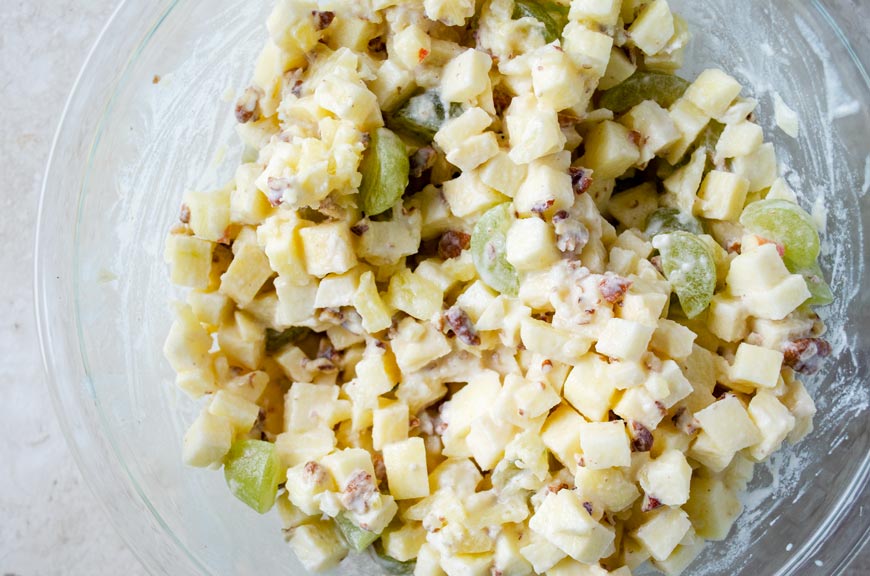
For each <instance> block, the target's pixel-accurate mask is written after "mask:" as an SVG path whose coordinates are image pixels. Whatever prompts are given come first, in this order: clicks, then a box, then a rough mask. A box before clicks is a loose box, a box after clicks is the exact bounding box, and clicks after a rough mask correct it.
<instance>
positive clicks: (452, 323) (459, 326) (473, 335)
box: [444, 306, 480, 346]
mask: <svg viewBox="0 0 870 576" xmlns="http://www.w3.org/2000/svg"><path fill="white" fill-rule="evenodd" d="M444 321H445V322H446V323H447V326H448V327H449V329H450V331H451V332H453V333H454V334H455V335H456V337H457V338H459V340H460V341H462V343H463V344H466V345H468V346H480V336H479V335H478V333H477V329H476V328H475V327H474V323H473V322H472V321H471V318H469V317H468V314H466V313H465V311H464V310H463V309H462V308H460V307H458V306H453V307H452V308H450V309H449V310H447V311H446V312H445V313H444Z"/></svg>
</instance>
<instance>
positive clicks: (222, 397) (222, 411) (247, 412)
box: [208, 390, 260, 434]
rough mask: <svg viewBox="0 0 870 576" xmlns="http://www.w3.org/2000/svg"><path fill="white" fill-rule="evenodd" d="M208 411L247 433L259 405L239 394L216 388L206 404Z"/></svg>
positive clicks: (257, 412) (258, 409) (255, 419)
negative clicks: (216, 390)
mask: <svg viewBox="0 0 870 576" xmlns="http://www.w3.org/2000/svg"><path fill="white" fill-rule="evenodd" d="M208 411H209V413H210V414H212V415H214V416H220V417H222V418H225V419H227V420H228V421H229V422H230V423H231V424H232V425H233V427H234V428H235V429H236V430H237V431H238V432H240V433H243V434H244V433H247V432H248V431H250V429H251V428H252V427H253V426H254V423H255V422H256V421H257V416H258V415H259V413H260V407H259V406H257V404H256V403H254V402H252V401H250V400H246V399H244V398H242V397H241V396H237V395H235V394H230V393H229V392H227V391H226V390H218V392H217V394H215V395H214V396H213V397H212V399H211V402H209V405H208Z"/></svg>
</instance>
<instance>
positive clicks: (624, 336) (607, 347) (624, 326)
mask: <svg viewBox="0 0 870 576" xmlns="http://www.w3.org/2000/svg"><path fill="white" fill-rule="evenodd" d="M654 331H655V328H653V327H651V326H646V325H644V324H640V323H638V322H632V321H631V320H623V319H622V318H611V319H610V320H608V321H607V324H605V326H604V330H602V332H601V334H600V336H599V337H598V343H597V344H595V351H596V352H598V353H599V354H603V355H605V356H609V357H611V358H617V359H619V360H632V361H637V360H639V359H640V357H641V356H642V355H643V353H644V352H646V349H647V346H648V345H649V342H650V339H651V338H652V335H653V332H654Z"/></svg>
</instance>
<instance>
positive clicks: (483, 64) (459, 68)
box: [441, 9, 492, 102]
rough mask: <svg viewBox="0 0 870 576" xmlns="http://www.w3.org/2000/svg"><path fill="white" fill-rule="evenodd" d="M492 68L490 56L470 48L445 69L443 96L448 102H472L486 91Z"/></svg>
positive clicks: (442, 76)
mask: <svg viewBox="0 0 870 576" xmlns="http://www.w3.org/2000/svg"><path fill="white" fill-rule="evenodd" d="M472 12H473V9H472ZM491 67H492V58H491V57H490V56H489V54H486V53H485V52H481V51H479V50H475V49H473V48H469V49H468V50H466V51H465V52H463V53H462V54H460V55H459V56H457V57H456V58H454V59H453V60H451V61H450V62H448V63H447V66H445V67H444V72H443V73H442V75H441V95H442V96H443V97H444V99H445V100H447V101H448V102H467V101H469V100H471V99H472V98H474V97H476V96H478V95H479V94H480V93H481V92H483V91H484V90H485V89H486V87H487V82H488V81H489V69H490V68H491Z"/></svg>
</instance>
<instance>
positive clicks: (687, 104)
mask: <svg viewBox="0 0 870 576" xmlns="http://www.w3.org/2000/svg"><path fill="white" fill-rule="evenodd" d="M669 112H670V115H671V119H672V120H673V121H674V125H675V126H676V127H677V130H679V131H680V134H682V137H681V138H680V139H679V140H678V141H677V142H676V143H674V144H673V145H672V146H671V147H670V148H669V149H668V150H667V153H666V155H665V159H667V161H668V162H670V163H671V164H676V163H677V162H679V160H680V159H681V158H682V157H683V156H684V155H685V154H686V151H687V150H688V149H689V147H690V146H691V145H692V143H693V142H694V141H695V140H696V139H697V138H698V135H700V134H701V131H702V130H704V128H706V127H707V124H709V123H710V115H709V114H707V113H706V112H704V111H703V110H701V109H700V108H698V106H696V105H695V104H693V103H692V102H691V101H689V100H688V99H687V98H686V97H685V96H683V97H682V98H680V99H679V100H677V101H676V102H674V103H673V104H672V105H671V107H670V109H669ZM699 151H700V152H701V153H702V155H703V156H704V158H706V156H707V152H706V150H705V149H703V148H700V149H699ZM693 159H694V158H693ZM698 181H699V183H700V178H699V179H698Z"/></svg>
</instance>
